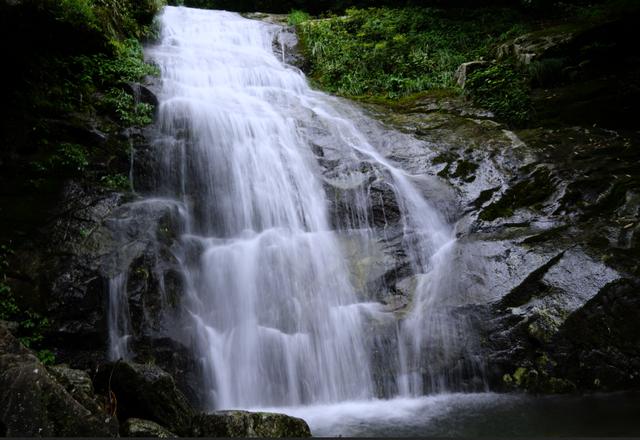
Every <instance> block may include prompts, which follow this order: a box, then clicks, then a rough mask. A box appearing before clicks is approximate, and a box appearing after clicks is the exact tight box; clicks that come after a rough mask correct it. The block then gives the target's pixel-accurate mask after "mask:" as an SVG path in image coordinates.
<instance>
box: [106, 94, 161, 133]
mask: <svg viewBox="0 0 640 440" xmlns="http://www.w3.org/2000/svg"><path fill="white" fill-rule="evenodd" d="M102 105H103V106H104V107H105V108H106V110H109V111H111V112H113V113H115V114H116V115H117V116H118V118H119V119H120V121H121V122H122V123H123V124H125V125H129V126H143V125H149V124H151V122H153V110H154V109H153V106H152V105H150V104H147V103H144V102H139V103H136V102H135V99H134V97H133V96H132V95H130V94H129V93H127V92H125V91H124V90H122V89H117V88H113V89H111V90H109V92H107V94H106V95H105V96H104V98H103V99H102Z"/></svg>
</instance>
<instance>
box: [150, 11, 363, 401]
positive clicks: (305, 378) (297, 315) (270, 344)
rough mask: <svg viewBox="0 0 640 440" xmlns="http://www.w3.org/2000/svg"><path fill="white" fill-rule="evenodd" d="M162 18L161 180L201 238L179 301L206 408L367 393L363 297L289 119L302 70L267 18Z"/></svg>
mask: <svg viewBox="0 0 640 440" xmlns="http://www.w3.org/2000/svg"><path fill="white" fill-rule="evenodd" d="M162 21H163V38H162V42H161V44H160V45H158V46H157V47H156V48H154V49H153V50H152V51H151V52H150V53H151V56H152V57H153V59H154V60H155V62H156V63H158V65H159V66H160V69H161V71H162V80H163V86H162V94H161V96H160V98H161V103H160V108H159V125H160V129H161V131H162V133H164V134H165V135H166V137H165V138H164V139H162V140H161V141H160V142H159V145H158V151H159V152H160V154H162V155H163V156H164V157H166V170H165V173H166V185H165V187H164V188H162V190H164V191H166V192H167V193H168V194H172V195H174V196H178V197H181V198H183V199H184V200H185V203H187V204H188V205H189V206H190V214H191V223H192V225H191V227H192V231H193V233H192V234H191V235H189V236H188V237H185V250H186V249H187V248H188V247H189V246H196V247H198V248H200V256H199V258H198V260H197V261H192V262H191V263H189V262H188V261H187V259H185V273H186V278H187V285H188V286H189V287H190V289H189V298H188V300H187V302H186V307H187V309H188V310H189V313H190V315H191V318H192V320H193V323H194V324H193V325H194V332H195V339H196V341H197V349H198V351H199V354H200V356H201V357H202V359H203V360H204V368H205V379H206V382H207V386H208V387H209V389H210V390H212V391H211V395H210V396H209V399H210V402H211V404H212V406H214V407H238V406H251V405H283V404H289V405H292V404H300V403H304V402H313V401H339V400H344V399H353V398H364V397H369V396H371V395H372V386H371V374H370V371H369V366H368V355H367V353H366V349H365V344H364V342H363V336H362V322H361V316H360V311H359V308H360V306H359V305H358V302H357V300H356V297H355V295H354V292H353V288H352V286H351V284H350V282H349V278H348V274H347V272H346V270H345V263H344V260H343V257H342V255H341V252H340V248H339V245H338V242H337V240H336V237H335V234H334V233H333V232H332V231H331V228H330V226H329V221H328V218H327V209H326V202H325V200H324V193H323V190H322V186H321V184H320V182H319V180H318V179H317V177H316V176H317V175H318V173H317V171H316V170H315V169H314V168H315V167H316V165H315V164H314V162H313V158H312V156H311V155H310V153H309V149H308V147H307V146H306V143H305V139H303V138H302V137H301V136H300V135H299V134H298V131H297V128H296V119H295V115H296V107H297V106H299V99H298V95H302V94H304V92H305V90H306V87H307V86H306V84H305V81H304V78H303V77H302V76H301V75H300V74H298V73H297V72H294V71H292V70H289V69H287V68H286V67H285V66H284V65H283V64H281V62H279V60H277V59H276V57H275V56H274V55H273V53H272V50H271V45H272V40H273V34H272V31H273V27H271V26H267V25H263V24H261V23H257V22H251V21H248V20H245V19H243V18H241V17H240V16H238V15H235V14H230V13H225V12H205V11H196V10H189V9H185V8H167V10H166V11H165V13H164V15H163V19H162ZM356 365H357V366H358V368H354V366H356Z"/></svg>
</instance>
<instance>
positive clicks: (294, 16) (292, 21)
mask: <svg viewBox="0 0 640 440" xmlns="http://www.w3.org/2000/svg"><path fill="white" fill-rule="evenodd" d="M307 20H309V14H307V13H306V12H304V11H299V10H297V9H293V10H292V11H291V12H289V20H288V23H289V26H297V25H299V24H300V23H303V22H305V21H307Z"/></svg>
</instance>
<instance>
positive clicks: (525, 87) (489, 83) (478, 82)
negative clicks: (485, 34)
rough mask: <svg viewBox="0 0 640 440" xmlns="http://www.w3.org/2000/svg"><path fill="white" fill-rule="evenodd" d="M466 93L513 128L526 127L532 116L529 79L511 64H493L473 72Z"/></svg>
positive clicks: (467, 83)
mask: <svg viewBox="0 0 640 440" xmlns="http://www.w3.org/2000/svg"><path fill="white" fill-rule="evenodd" d="M465 92H466V94H467V95H468V96H469V97H471V98H472V99H473V101H474V102H475V103H476V104H478V105H480V106H482V107H485V108H487V109H489V110H491V111H493V112H494V113H495V115H496V116H497V117H498V118H500V119H502V120H504V121H506V122H508V123H510V124H513V125H516V126H521V125H524V124H526V123H527V121H529V119H530V118H531V116H532V112H533V107H532V103H531V97H530V96H529V78H528V76H527V75H526V74H525V73H524V72H521V71H519V70H517V69H516V68H515V67H514V66H512V65H510V64H508V63H493V64H491V65H490V66H489V67H487V68H485V69H479V70H476V71H474V72H472V73H471V74H470V75H469V78H467V81H466V84H465Z"/></svg>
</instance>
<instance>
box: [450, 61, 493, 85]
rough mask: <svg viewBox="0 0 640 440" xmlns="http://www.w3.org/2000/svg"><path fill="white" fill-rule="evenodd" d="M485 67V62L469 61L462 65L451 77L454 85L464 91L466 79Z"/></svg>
mask: <svg viewBox="0 0 640 440" xmlns="http://www.w3.org/2000/svg"><path fill="white" fill-rule="evenodd" d="M486 65H487V62H486V61H469V62H467V63H462V64H460V66H459V67H458V69H457V70H456V73H455V74H454V75H453V79H454V80H455V81H456V84H458V85H459V86H460V87H462V88H463V89H464V84H465V83H466V82H467V77H468V76H469V75H470V74H471V73H473V72H475V71H476V70H478V69H479V68H481V67H484V66H486Z"/></svg>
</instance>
